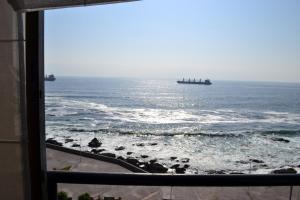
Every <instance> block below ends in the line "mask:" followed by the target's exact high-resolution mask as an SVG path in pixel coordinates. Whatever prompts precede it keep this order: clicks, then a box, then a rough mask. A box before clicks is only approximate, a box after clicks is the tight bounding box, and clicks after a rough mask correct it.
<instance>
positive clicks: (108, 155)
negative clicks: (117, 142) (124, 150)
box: [100, 153, 116, 158]
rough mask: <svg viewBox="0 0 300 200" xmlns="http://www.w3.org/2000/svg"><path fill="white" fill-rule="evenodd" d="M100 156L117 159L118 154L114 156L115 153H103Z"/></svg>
mask: <svg viewBox="0 0 300 200" xmlns="http://www.w3.org/2000/svg"><path fill="white" fill-rule="evenodd" d="M100 155H101V156H106V157H110V158H115V157H116V154H114V153H101V154H100Z"/></svg>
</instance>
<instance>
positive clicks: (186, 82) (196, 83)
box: [177, 81, 212, 85]
mask: <svg viewBox="0 0 300 200" xmlns="http://www.w3.org/2000/svg"><path fill="white" fill-rule="evenodd" d="M177 83H178V84H194V85H211V84H212V83H205V82H192V81H191V82H188V81H177Z"/></svg>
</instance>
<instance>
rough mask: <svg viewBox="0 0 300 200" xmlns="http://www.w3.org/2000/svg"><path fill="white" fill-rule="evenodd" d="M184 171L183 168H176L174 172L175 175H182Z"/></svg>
mask: <svg viewBox="0 0 300 200" xmlns="http://www.w3.org/2000/svg"><path fill="white" fill-rule="evenodd" d="M185 171H186V169H185V168H183V167H178V168H176V169H175V172H176V173H177V174H184V173H185Z"/></svg>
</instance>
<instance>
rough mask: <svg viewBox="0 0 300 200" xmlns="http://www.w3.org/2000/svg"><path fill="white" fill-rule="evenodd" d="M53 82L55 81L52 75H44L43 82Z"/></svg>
mask: <svg viewBox="0 0 300 200" xmlns="http://www.w3.org/2000/svg"><path fill="white" fill-rule="evenodd" d="M55 80H56V78H55V76H54V75H53V74H50V75H49V76H47V74H46V76H45V81H55Z"/></svg>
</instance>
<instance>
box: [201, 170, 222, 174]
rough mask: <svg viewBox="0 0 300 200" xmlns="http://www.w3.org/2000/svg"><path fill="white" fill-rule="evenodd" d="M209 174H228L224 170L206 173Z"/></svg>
mask: <svg viewBox="0 0 300 200" xmlns="http://www.w3.org/2000/svg"><path fill="white" fill-rule="evenodd" d="M205 172H206V173H207V174H226V173H225V171H224V170H208V171H205Z"/></svg>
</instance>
